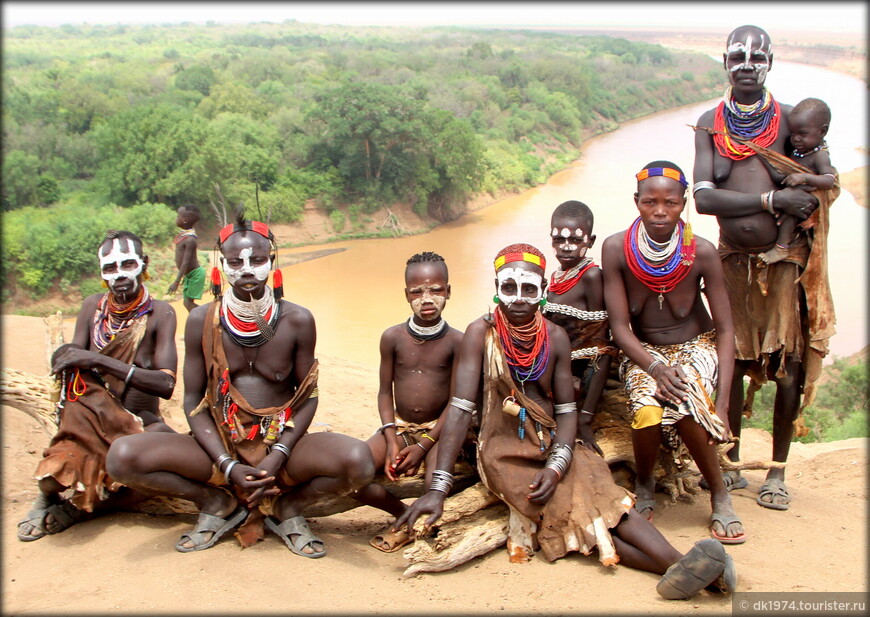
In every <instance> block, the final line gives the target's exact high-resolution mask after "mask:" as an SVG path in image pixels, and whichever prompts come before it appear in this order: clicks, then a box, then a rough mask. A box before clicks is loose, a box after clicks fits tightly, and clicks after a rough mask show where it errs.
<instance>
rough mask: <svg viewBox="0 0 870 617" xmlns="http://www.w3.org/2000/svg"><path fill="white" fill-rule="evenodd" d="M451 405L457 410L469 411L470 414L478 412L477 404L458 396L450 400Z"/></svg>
mask: <svg viewBox="0 0 870 617" xmlns="http://www.w3.org/2000/svg"><path fill="white" fill-rule="evenodd" d="M450 404H451V405H453V406H454V407H456V409H461V410H462V411H467V412H468V413H474V412H475V411H477V404H475V403H473V402H472V401H469V400H466V399H464V398H459V397H457V396H453V397H451V398H450Z"/></svg>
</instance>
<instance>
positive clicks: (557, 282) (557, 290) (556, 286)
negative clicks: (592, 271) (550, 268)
mask: <svg viewBox="0 0 870 617" xmlns="http://www.w3.org/2000/svg"><path fill="white" fill-rule="evenodd" d="M594 265H595V263H593V261H592V260H591V259H590V260H589V263H588V264H586V265H585V266H583V267H581V268H580V269H579V270H578V271H577V272H576V273H575V274H574V276H572V277H570V278H568V274H569V273H570V272H571V271H570V270H569V271H568V272H563V273H562V276H561V277H559V276H558V275H559V272H553V274H552V275H550V287H549V289H548V290H547V291H551V292H553V293H554V294H557V295H559V296H561V295H562V294H564V293H565V292H566V291H568V290H569V289H571V288H572V287H574V285H576V284H577V283H579V282H580V278H581V277H582V276H583V275H584V274H585V273H586V271H587V270H589V268H591V267H593V266H594Z"/></svg>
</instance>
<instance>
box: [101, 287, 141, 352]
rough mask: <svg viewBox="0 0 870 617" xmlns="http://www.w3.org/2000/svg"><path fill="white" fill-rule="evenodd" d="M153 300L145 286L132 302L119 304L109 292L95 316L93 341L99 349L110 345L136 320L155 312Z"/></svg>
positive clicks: (104, 295) (104, 296)
mask: <svg viewBox="0 0 870 617" xmlns="http://www.w3.org/2000/svg"><path fill="white" fill-rule="evenodd" d="M152 305H153V300H152V298H151V294H149V293H148V289H147V288H146V287H145V285H140V286H139V293H137V294H136V297H135V298H133V299H132V300H131V301H130V302H126V303H123V304H122V303H119V302H118V301H117V300H116V299H115V296H114V295H113V294H112V292H110V291H107V292H106V293H105V294H103V298H102V299H101V300H100V303H99V305H97V311H96V313H95V314H94V327H93V336H92V338H93V340H94V345H96V347H97V349H102V348H103V347H105V346H106V345H108V344H109V343H110V342H111V341H112V339H114V338H115V337H116V336H117V335H118V334H119V333H120V332H121V331H122V330H124V328H126V327H127V326H129V325H130V322H132V321H133V320H134V319H138V318H139V317H141V316H142V315H145V314H146V313H150V312H151V311H152V310H153V306H152Z"/></svg>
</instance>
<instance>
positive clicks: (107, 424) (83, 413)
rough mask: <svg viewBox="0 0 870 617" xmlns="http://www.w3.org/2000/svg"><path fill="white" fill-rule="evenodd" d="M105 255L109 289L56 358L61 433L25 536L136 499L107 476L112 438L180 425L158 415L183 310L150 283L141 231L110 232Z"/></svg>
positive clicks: (87, 307)
mask: <svg viewBox="0 0 870 617" xmlns="http://www.w3.org/2000/svg"><path fill="white" fill-rule="evenodd" d="M97 257H98V258H99V262H100V270H101V274H102V278H103V281H104V284H105V285H106V287H107V288H108V290H107V291H106V292H105V293H102V294H95V295H93V296H89V297H88V298H86V299H85V301H84V302H83V303H82V309H81V311H80V312H79V316H78V319H77V320H76V326H75V333H74V335H73V340H72V343H70V344H68V345H63V346H61V347H59V348H58V350H57V351H56V352H55V353H54V356H53V357H52V372H53V373H54V374H55V375H56V376H57V378H58V381H59V384H60V394H59V401H58V403H57V407H58V409H57V413H58V420H59V425H58V432H57V434H56V435H55V436H54V438H53V439H52V440H51V443H50V445H49V447H48V448H47V449H46V450H45V451H44V453H43V459H42V461H40V463H39V466H38V467H37V469H36V479H37V480H38V482H39V490H40V495H39V497H37V499H36V502H35V503H34V504H33V508H32V509H31V510H30V512H28V513H27V516H26V517H25V519H24V520H22V521H21V522H20V523H19V524H18V539H19V540H22V541H25V542H29V541H32V540H38V539H39V538H42V537H43V536H45V535H46V534H54V533H58V532H60V531H63V530H64V529H66V528H67V527H69V526H71V525H73V524H75V523H77V522H79V521H81V520H84V519H85V518H87V517H89V516H90V513H91V512H94V511H95V510H103V509H110V508H112V507H113V506H117V505H120V504H121V503H123V502H126V501H127V500H128V499H130V498H134V496H132V495H129V494H128V493H129V491H126V490H121V491H120V492H119V489H121V485H120V484H119V483H118V482H116V481H115V480H114V479H113V478H110V477H109V476H108V475H107V474H106V453H107V451H108V449H109V446H110V444H111V443H112V442H113V441H115V440H116V439H117V438H119V437H121V436H123V435H128V434H133V433H140V432H142V431H143V430H144V431H149V432H151V431H158V432H170V433H172V432H174V431H172V429H171V428H170V427H169V426H167V425H166V424H165V423H164V422H163V421H162V420H161V419H160V416H159V411H158V397H160V398H164V399H168V398H169V397H170V396H172V391H173V389H174V387H175V371H176V368H177V367H176V365H177V355H176V347H175V326H176V321H175V311H174V310H173V309H172V307H171V306H170V305H169V304H168V303H166V302H163V301H161V300H156V299H154V298H152V297H151V294H150V293H149V291H148V289H147V287H146V286H145V284H144V280H145V279H146V278H147V269H148V257H147V256H145V254H144V253H143V251H142V241H141V240H140V239H139V237H138V236H136V235H135V234H133V233H130V232H128V231H110V232H108V233H107V234H106V238H105V240H104V241H103V243H102V244H101V245H100V248H99V251H98V254H97Z"/></svg>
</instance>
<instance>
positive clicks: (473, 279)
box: [279, 60, 868, 367]
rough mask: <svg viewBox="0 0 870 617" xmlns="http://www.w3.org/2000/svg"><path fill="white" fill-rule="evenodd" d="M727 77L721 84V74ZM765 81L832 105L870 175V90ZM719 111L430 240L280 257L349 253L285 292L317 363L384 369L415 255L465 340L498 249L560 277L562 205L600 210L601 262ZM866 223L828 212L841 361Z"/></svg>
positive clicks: (781, 69) (307, 272)
mask: <svg viewBox="0 0 870 617" xmlns="http://www.w3.org/2000/svg"><path fill="white" fill-rule="evenodd" d="M722 79H723V84H724V83H725V81H724V80H725V75H724V72H723V75H722ZM767 82H768V87H769V88H770V89H771V91H772V92H773V94H774V96H775V97H776V98H777V99H778V100H779V101H781V102H785V103H789V104H792V105H793V104H795V103H797V102H798V101H799V100H800V99H802V98H806V97H810V96H814V97H817V98H821V99H823V100H824V101H825V102H827V103H828V105H829V106H830V107H831V112H832V122H831V129H830V131H829V134H828V144H829V146H830V151H831V159H832V162H833V164H834V166H835V167H837V169H838V170H839V172H840V173H841V174H842V173H844V172H847V171H849V170H852V169H855V168H859V167H864V166H866V165H867V158H868V157H867V151H866V147H867V143H866V135H867V128H866V110H867V88H866V86H865V84H864V83H863V82H862V81H860V80H857V79H854V78H852V77H848V76H845V75H841V74H839V73H835V72H832V71H827V70H824V69H821V68H818V67H813V66H807V65H801V64H794V63H788V62H780V61H779V60H777V62H776V63H775V65H774V66H773V69H772V70H771V72H770V74H769V77H768V80H767ZM723 90H724V85H723ZM717 103H718V99H715V100H710V101H706V102H704V103H700V104H696V105H688V106H685V107H681V108H678V109H674V110H671V111H665V112H660V113H657V114H654V115H651V116H646V117H644V118H641V119H639V120H635V121H632V122H628V123H626V124H624V125H623V126H622V127H621V128H619V129H618V130H616V131H614V132H612V133H608V134H606V135H602V136H600V137H597V138H595V139H592V140H590V141H588V142H587V143H586V144H585V145H584V147H583V155H582V157H581V158H580V159H579V160H577V161H575V162H574V163H573V164H572V165H571V166H570V167H569V168H567V169H565V170H563V171H561V172H559V173H557V174H555V175H554V176H552V177H551V178H550V179H549V180H548V181H547V182H546V184H543V185H541V186H539V187H536V188H533V189H531V190H528V191H525V192H523V193H522V194H519V195H516V196H514V197H510V198H507V199H504V200H501V201H499V202H497V203H494V204H492V205H490V206H487V207H486V208H484V209H482V210H479V211H478V212H475V213H472V214H468V215H466V216H463V217H462V218H460V219H459V220H457V221H454V222H452V223H449V224H446V225H443V226H440V227H438V228H437V229H435V230H433V231H431V232H429V233H426V234H422V235H417V236H409V237H403V238H396V239H369V240H350V241H345V242H337V243H330V244H327V245H316V246H306V247H304V248H300V249H293V250H288V251H282V254H289V253H294V252H302V251H310V250H315V249H319V248H341V249H344V250H342V251H341V252H337V253H333V254H331V255H327V256H326V257H323V258H320V259H314V260H310V261H306V262H302V263H299V264H296V265H293V266H289V267H287V268H282V270H283V271H284V287H285V294H286V296H287V297H288V298H289V299H290V300H292V301H294V302H297V303H299V304H302V305H303V306H306V307H308V308H309V309H311V311H312V312H313V314H314V316H315V319H316V321H317V328H318V343H317V348H318V351H319V352H320V353H322V354H325V355H329V356H337V357H340V358H343V359H346V360H350V361H353V362H357V363H361V364H364V365H367V366H371V367H376V366H377V364H378V341H379V339H380V334H381V332H383V330H384V329H385V328H387V327H389V326H391V325H393V324H396V323H399V322H401V321H403V320H405V319H407V318H408V316H409V315H410V308H409V306H408V304H407V302H406V301H405V297H404V267H405V262H406V261H407V259H408V257H410V256H411V255H413V254H414V253H417V252H421V251H427V250H428V251H435V252H437V253H439V254H441V255H443V256H444V258H445V260H446V262H447V265H448V268H449V271H450V283H451V287H452V297H451V299H450V300H449V301H448V302H447V307H446V309H445V312H444V317H445V319H446V320H447V321H448V322H449V323H450V324H451V325H453V326H454V327H456V328H458V329H459V330H464V329H465V327H466V326H467V325H468V323H470V322H471V321H472V320H474V319H475V318H477V317H478V316H480V315H481V314H483V313H485V312H486V311H487V309H488V307H491V306H492V296H493V293H494V284H493V278H494V274H493V270H492V259H493V257H494V255H495V254H496V253H497V252H498V251H499V250H500V249H501V248H503V247H504V246H506V245H508V244H511V243H514V242H528V243H530V244H532V245H534V246H537V247H538V248H539V249H541V250H542V251H543V252H544V254H545V255H546V256H547V257H548V267H547V274H548V275H549V273H550V272H551V271H552V270H553V266H555V265H556V261H555V258H554V257H552V250H551V249H550V244H549V235H548V230H549V221H550V214H551V213H552V211H553V209H554V208H555V207H556V206H557V205H558V204H560V203H561V202H563V201H566V200H568V199H578V200H580V201H583V202H585V203H586V204H588V205H589V207H590V208H591V209H592V211H593V213H594V215H595V228H594V232H595V234H596V235H597V240H596V242H595V246H594V247H593V248H592V250H591V251H590V255H591V256H592V257H593V258H594V259H595V260H596V262H598V263H600V255H601V253H600V248H601V243H602V242H603V240H604V238H606V237H607V236H608V235H610V234H612V233H615V232H618V231H620V230H622V229H625V228H626V227H627V226H628V225H629V224H630V223H631V221H632V220H634V218H635V217H636V216H637V210H636V209H635V207H634V203H633V201H632V194H633V193H634V190H635V187H636V183H635V180H634V174H635V173H636V172H637V171H638V170H639V169H641V168H642V167H643V166H644V165H645V164H646V163H648V162H650V161H652V160H655V159H668V160H671V161H674V162H675V163H677V164H678V165H679V166H681V167H682V168H683V170H684V171H685V172H686V174H687V175H688V176H691V170H692V161H693V157H694V145H693V131H692V130H691V129H690V128H688V127H687V126H686V125H687V124H694V123H695V122H696V121H697V119H698V117H699V116H700V115H701V113H702V112H703V111H705V110H707V109H710V108H711V107H713V106H714V105H716V104H717ZM862 148H863V149H862ZM865 181H866V178H865ZM687 211H690V214H689V220H690V221H691V223H692V227H693V229H694V230H695V233H697V234H698V235H701V236H703V237H705V238H707V239H709V240H711V241H713V242H714V243H715V242H716V240H717V238H718V231H717V225H716V220H715V218H713V217H711V216H701V215H698V214H697V212H695V211H694V204H690V206H689V207H688V208H687ZM866 215H867V210H866V209H865V208H863V207H861V206H859V205H858V204H856V202H855V199H854V198H853V196H852V195H851V194H850V193H849V192H848V191H846V190H844V191H843V192H842V194H841V195H840V197H839V199H838V200H837V201H836V202H835V203H834V206H833V208H832V209H831V232H830V240H829V268H830V270H829V274H830V279H831V284H832V288H833V296H834V303H835V307H836V312H837V334H836V335H835V336H834V337H833V338H832V339H831V353H832V354H833V355H837V356H845V355H849V354H851V353H854V352H856V351H859V350H860V349H862V348H863V347H864V346H865V345H866V344H867V328H866V304H867V302H866V300H867V264H866V261H867V260H866V247H867V219H866ZM684 216H685V215H684ZM279 241H280V238H279ZM551 264H552V265H551Z"/></svg>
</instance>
